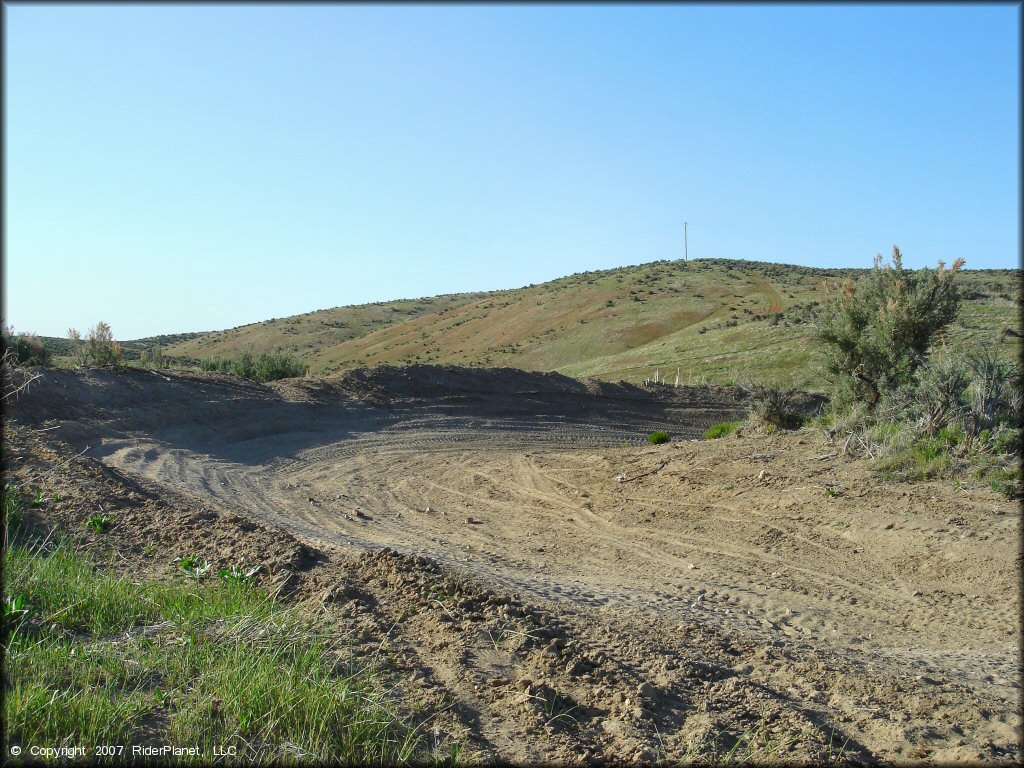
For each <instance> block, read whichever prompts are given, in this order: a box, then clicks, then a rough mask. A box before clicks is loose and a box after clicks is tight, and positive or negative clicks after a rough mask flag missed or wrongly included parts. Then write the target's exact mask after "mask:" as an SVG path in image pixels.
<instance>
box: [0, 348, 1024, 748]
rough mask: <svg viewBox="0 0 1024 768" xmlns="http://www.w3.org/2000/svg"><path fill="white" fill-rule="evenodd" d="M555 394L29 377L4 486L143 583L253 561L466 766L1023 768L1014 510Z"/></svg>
mask: <svg viewBox="0 0 1024 768" xmlns="http://www.w3.org/2000/svg"><path fill="white" fill-rule="evenodd" d="M564 378H565V377H558V376H556V375H537V374H525V375H523V376H517V375H500V373H496V372H494V371H493V370H492V371H487V372H484V371H480V372H478V371H476V370H471V369H446V368H441V369H434V368H430V367H419V368H417V370H411V371H410V370H405V369H391V370H387V369H385V370H383V371H381V370H378V369H372V370H371V371H364V372H361V373H358V374H354V373H349V374H346V375H344V376H342V377H332V378H330V379H325V380H315V379H311V380H298V379H296V380H290V381H283V382H276V383H274V384H273V385H268V386H263V385H255V384H249V383H245V382H238V381H237V380H234V379H231V378H230V377H223V376H217V375H212V374H211V375H194V374H189V375H182V374H174V375H167V376H162V375H158V374H153V373H149V372H131V373H127V374H121V373H118V372H116V371H109V370H89V371H78V372H72V371H52V372H50V371H47V372H46V375H45V376H44V378H43V379H41V380H40V381H38V382H36V384H35V386H34V388H33V389H32V391H31V392H30V393H29V394H28V395H25V396H23V397H22V398H21V399H20V400H19V401H18V402H17V403H15V404H14V405H13V406H12V407H11V408H10V409H9V412H8V414H7V415H8V417H9V420H10V424H9V426H8V427H7V428H6V431H5V444H6V445H5V447H7V446H10V450H12V451H13V452H14V453H13V454H12V455H11V459H10V462H9V463H8V465H7V466H10V467H13V468H14V469H13V472H14V475H15V479H16V481H17V482H21V483H26V484H29V485H30V486H32V487H35V486H42V487H47V488H51V487H52V488H53V490H56V491H60V493H61V496H62V497H63V498H64V501H62V502H60V503H59V504H54V505H50V506H49V507H45V508H43V510H42V513H45V514H47V515H51V516H53V518H54V519H60V520H64V521H66V524H67V527H68V529H69V530H73V531H76V532H78V533H79V534H80V535H82V536H83V537H85V534H83V533H82V532H83V531H84V528H83V522H84V520H85V519H86V518H87V517H88V515H90V514H93V513H94V512H95V511H96V510H97V509H101V510H103V511H109V512H111V513H112V514H113V517H114V520H115V522H114V527H113V528H112V532H114V533H115V534H116V535H115V536H113V537H111V539H110V540H113V541H119V542H122V543H123V545H124V547H125V552H126V554H125V557H128V558H135V560H133V562H136V563H138V562H142V563H146V562H148V561H147V559H146V555H145V552H146V547H147V546H149V547H153V546H155V547H157V548H158V551H159V552H161V553H162V555H167V557H166V561H167V562H168V563H169V562H171V555H172V554H173V555H179V556H180V555H182V554H196V555H200V556H203V557H206V558H207V559H209V560H210V561H211V562H215V563H216V564H218V565H227V564H229V563H235V562H238V561H239V560H241V561H243V562H244V564H246V565H247V566H248V565H260V566H261V568H262V570H261V572H260V574H261V577H263V578H266V579H267V580H268V582H267V583H268V584H270V585H271V586H273V587H274V588H275V589H280V590H281V591H282V594H290V595H292V599H294V600H303V601H308V602H309V603H310V604H311V605H315V606H316V607H317V610H318V611H323V612H326V613H327V614H328V615H329V616H330V617H332V621H335V622H336V623H337V628H338V632H339V633H342V634H346V635H350V636H353V637H356V638H357V640H358V641H359V647H360V649H361V650H360V651H359V653H361V654H364V655H373V654H379V653H381V652H382V649H386V651H387V658H390V659H392V662H393V668H392V672H393V674H394V675H396V676H397V677H396V679H397V680H400V681H401V684H402V686H403V688H404V689H405V690H407V691H408V693H409V696H410V697H412V698H413V699H414V700H418V701H420V702H421V703H422V704H423V707H424V708H425V709H424V711H425V712H428V713H430V715H429V717H430V718H431V720H430V725H429V726H428V727H429V728H430V729H431V730H430V732H431V733H432V734H435V735H434V738H437V739H438V740H439V742H440V743H446V741H445V740H446V739H447V740H451V739H456V740H461V741H463V742H465V743H466V744H468V745H469V746H470V747H471V752H472V754H473V755H474V757H478V758H480V759H490V760H497V761H519V762H531V763H539V762H550V761H576V760H592V761H602V762H603V761H624V760H651V761H653V760H657V759H661V758H665V759H668V760H676V759H688V758H711V757H713V756H714V755H716V754H717V755H719V756H722V755H723V754H724V753H725V752H727V751H728V750H729V749H730V748H731V747H732V746H733V745H734V744H737V743H738V744H739V746H738V747H737V750H738V751H737V754H739V755H741V756H746V757H749V758H752V759H755V760H765V759H770V758H775V757H778V758H781V759H786V760H790V761H792V760H804V761H811V762H822V761H828V760H830V759H831V758H833V757H836V756H838V755H842V756H843V757H845V758H846V759H857V760H861V761H864V762H873V761H884V760H899V761H904V762H905V761H909V760H916V759H925V758H927V759H931V760H935V761H940V762H941V761H948V760H954V759H958V760H973V761H977V760H992V761H999V760H1006V761H1008V762H1012V761H1013V760H1015V759H1017V758H1019V757H1020V740H1019V736H1020V726H1021V718H1020V716H1019V707H1020V683H1019V678H1020V660H1019V640H1020V630H1019V626H1018V624H1019V621H1018V619H1019V610H1020V588H1019V579H1020V560H1019V553H1018V551H1017V550H1018V547H1017V543H1018V541H1019V522H1020V521H1019V516H1018V515H1017V514H1016V513H1017V510H1016V508H1015V507H1014V505H1013V504H1012V503H1011V502H1008V501H1006V500H1005V499H1003V498H1000V497H999V496H998V495H997V494H995V493H994V492H992V491H991V490H989V489H988V488H985V487H978V486H972V485H971V484H970V483H969V482H967V481H966V480H964V481H963V482H961V483H960V484H959V486H958V487H956V488H954V487H952V486H949V485H945V484H942V483H937V482H930V483H919V484H915V485H904V484H899V483H892V482H887V481H885V480H883V479H881V478H879V477H878V476H877V475H876V474H874V473H872V472H871V471H870V470H869V469H868V468H867V467H866V466H865V465H864V464H863V463H862V462H859V461H856V460H853V459H850V458H848V457H845V456H844V455H842V452H841V447H840V446H837V445H834V444H830V443H829V442H828V439H827V437H826V436H825V435H823V434H821V433H815V432H812V431H810V430H803V431H800V432H797V433H792V434H791V433H778V434H774V435H758V434H746V435H744V434H741V435H739V436H729V437H726V438H723V439H720V440H715V441H693V442H691V441H681V440H678V439H677V440H676V442H674V443H670V444H667V445H659V446H649V445H647V444H646V440H645V438H646V435H647V433H648V432H649V431H651V430H653V429H666V430H667V431H670V432H672V433H673V434H674V435H676V436H679V435H688V434H689V435H696V434H699V433H700V431H702V428H703V427H704V426H705V425H707V424H708V423H711V422H713V421H726V420H732V419H735V418H736V417H738V416H741V415H742V414H743V413H744V412H745V408H744V407H743V404H742V402H741V401H740V400H739V398H738V397H737V396H735V393H733V397H732V398H731V399H730V398H728V397H724V396H723V394H722V393H721V392H716V391H714V390H703V392H698V391H696V390H694V391H684V390H675V389H671V388H667V389H670V391H665V392H663V391H661V390H660V389H657V388H651V389H650V391H646V390H641V391H639V392H637V393H633V392H632V391H631V390H619V389H616V388H615V387H616V386H617V385H601V386H603V387H607V388H605V389H601V388H600V387H598V386H597V385H593V384H589V383H580V382H574V381H572V380H568V381H563V380H562V379H564ZM488 387H489V389H488ZM432 388H434V389H436V391H439V392H444V393H448V394H443V395H430V394H428V393H429V392H430V391H432ZM634 389H635V388H634ZM474 393H475V394H474ZM480 393H485V394H480ZM370 400H377V401H378V402H377V404H374V403H371V402H369V401H370ZM33 428H35V429H33ZM36 429H43V430H46V431H36ZM79 452H84V455H81V456H77V457H75V454H77V453H79ZM62 465H63V466H64V467H65V469H62V470H61V471H57V469H56V468H57V467H58V466H62ZM86 539H87V537H86ZM150 559H152V558H150ZM146 567H150V566H148V565H147V566H146ZM167 567H170V566H169V565H168V566H167ZM434 728H436V729H437V730H436V731H435V730H433V729H434Z"/></svg>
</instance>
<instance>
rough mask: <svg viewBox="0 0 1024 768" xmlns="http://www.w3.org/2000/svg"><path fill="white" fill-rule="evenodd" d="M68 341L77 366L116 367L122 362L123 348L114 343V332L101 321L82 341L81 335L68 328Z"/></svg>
mask: <svg viewBox="0 0 1024 768" xmlns="http://www.w3.org/2000/svg"><path fill="white" fill-rule="evenodd" d="M68 341H70V342H71V348H72V356H73V357H74V358H75V362H76V363H77V364H78V365H87V364H88V363H92V364H93V365H118V364H120V363H121V362H122V361H123V360H124V347H122V346H121V345H120V344H118V343H117V342H116V341H114V332H113V331H112V330H111V329H110V326H109V325H108V324H107V323H105V322H103V321H102V320H101V321H100V322H98V323H96V325H94V326H93V327H92V328H90V329H89V335H88V337H87V338H86V339H85V340H84V341H83V340H82V334H80V333H79V332H78V331H77V330H75V329H74V328H68Z"/></svg>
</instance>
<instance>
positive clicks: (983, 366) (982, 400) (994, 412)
mask: <svg viewBox="0 0 1024 768" xmlns="http://www.w3.org/2000/svg"><path fill="white" fill-rule="evenodd" d="M967 367H968V368H969V369H970V372H971V374H972V375H971V381H970V388H969V398H970V402H969V407H970V413H971V418H972V419H973V422H974V424H973V426H974V428H975V430H976V431H978V432H980V431H981V430H982V429H992V428H993V427H995V426H996V425H997V424H998V423H1000V422H1003V421H1012V420H1016V419H1017V418H1018V417H1019V415H1020V412H1021V405H1022V402H1021V401H1022V397H1021V394H1022V388H1021V386H1020V384H1021V382H1020V371H1019V370H1018V368H1017V366H1015V365H1013V364H1012V363H1006V362H1003V361H1001V360H999V358H998V357H997V356H996V354H995V352H994V351H993V350H992V349H991V348H988V347H983V348H981V349H978V350H975V351H974V352H972V353H971V354H969V355H967Z"/></svg>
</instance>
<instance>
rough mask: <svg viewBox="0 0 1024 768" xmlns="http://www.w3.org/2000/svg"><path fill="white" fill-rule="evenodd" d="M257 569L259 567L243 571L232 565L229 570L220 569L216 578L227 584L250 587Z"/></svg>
mask: <svg viewBox="0 0 1024 768" xmlns="http://www.w3.org/2000/svg"><path fill="white" fill-rule="evenodd" d="M259 569H260V567H259V566H258V565H256V566H253V567H252V568H250V569H248V570H247V571H243V570H242V569H241V568H239V567H238V566H237V565H232V566H231V567H230V568H220V569H219V570H218V571H217V578H219V579H221V580H222V581H226V582H228V583H229V584H236V585H245V586H250V585H252V577H253V576H255V575H256V573H257V572H258V571H259Z"/></svg>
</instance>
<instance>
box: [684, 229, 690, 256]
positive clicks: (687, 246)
mask: <svg viewBox="0 0 1024 768" xmlns="http://www.w3.org/2000/svg"><path fill="white" fill-rule="evenodd" d="M689 227H690V224H689V222H686V221H684V222H683V248H685V249H686V250H684V251H683V261H689V260H690V238H689V232H687V230H688V229H689Z"/></svg>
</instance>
